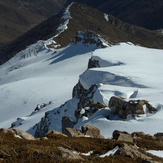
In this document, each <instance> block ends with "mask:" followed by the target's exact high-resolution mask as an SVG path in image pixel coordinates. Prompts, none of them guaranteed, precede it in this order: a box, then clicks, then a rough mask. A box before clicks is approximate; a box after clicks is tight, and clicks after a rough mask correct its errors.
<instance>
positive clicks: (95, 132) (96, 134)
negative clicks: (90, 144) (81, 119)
mask: <svg viewBox="0 0 163 163" xmlns="http://www.w3.org/2000/svg"><path fill="white" fill-rule="evenodd" d="M81 132H82V133H83V134H84V135H87V136H90V137H92V138H104V137H103V136H102V135H100V130H99V129H98V128H96V127H94V126H90V125H83V126H82V128H81Z"/></svg>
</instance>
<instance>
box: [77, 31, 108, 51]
mask: <svg viewBox="0 0 163 163" xmlns="http://www.w3.org/2000/svg"><path fill="white" fill-rule="evenodd" d="M76 42H81V43H82V44H84V45H87V44H95V45H96V46H97V47H101V48H105V47H107V46H108V44H107V43H104V40H103V39H102V38H100V36H98V35H97V34H96V33H95V32H93V31H92V30H86V31H79V32H77V34H76Z"/></svg>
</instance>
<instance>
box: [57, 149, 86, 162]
mask: <svg viewBox="0 0 163 163" xmlns="http://www.w3.org/2000/svg"><path fill="white" fill-rule="evenodd" d="M58 149H59V150H60V151H61V155H62V158H66V159H68V160H84V159H83V158H82V157H80V156H79V155H78V154H75V153H73V152H72V151H71V150H69V149H66V148H63V147H58Z"/></svg>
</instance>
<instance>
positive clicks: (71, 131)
mask: <svg viewBox="0 0 163 163" xmlns="http://www.w3.org/2000/svg"><path fill="white" fill-rule="evenodd" d="M64 134H65V135H67V136H69V137H85V135H84V134H83V133H81V132H80V130H75V129H73V128H66V129H65V132H64Z"/></svg>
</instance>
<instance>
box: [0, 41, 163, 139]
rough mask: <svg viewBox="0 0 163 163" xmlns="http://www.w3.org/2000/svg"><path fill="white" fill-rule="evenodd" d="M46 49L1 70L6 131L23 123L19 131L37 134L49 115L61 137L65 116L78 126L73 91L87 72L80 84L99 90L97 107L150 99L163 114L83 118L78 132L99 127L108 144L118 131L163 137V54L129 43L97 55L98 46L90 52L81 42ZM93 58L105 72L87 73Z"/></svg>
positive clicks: (0, 117) (1, 117)
mask: <svg viewBox="0 0 163 163" xmlns="http://www.w3.org/2000/svg"><path fill="white" fill-rule="evenodd" d="M44 43H45V42H42V41H39V42H38V43H36V44H34V45H32V46H30V47H28V48H27V49H26V50H24V51H22V52H20V53H18V54H17V56H15V57H14V58H12V59H11V60H10V61H8V62H7V63H5V64H4V65H2V66H0V113H1V114H0V127H10V125H11V123H12V122H15V120H16V119H17V118H18V117H19V119H18V120H17V121H16V126H17V128H19V129H23V130H25V131H29V130H30V131H31V132H34V130H33V131H32V129H31V127H33V126H34V125H35V124H36V123H38V122H39V121H40V119H41V117H43V116H44V114H45V112H47V111H48V112H49V113H50V116H51V125H50V129H56V130H58V131H61V119H62V116H64V115H71V116H72V117H71V118H72V120H74V121H75V117H74V111H75V109H76V108H77V103H78V100H79V99H75V98H74V99H71V96H72V89H73V87H74V86H75V85H76V83H77V82H78V78H79V75H80V74H81V73H82V72H84V73H82V74H81V75H80V78H79V79H80V82H81V84H82V85H83V86H84V88H85V89H89V88H90V87H91V85H92V84H96V85H97V90H95V94H94V96H93V99H92V101H93V102H94V103H97V102H102V103H104V104H106V105H108V102H109V99H110V97H111V96H120V97H124V98H126V100H130V99H133V100H135V99H145V100H148V101H149V103H151V104H152V105H153V106H154V107H156V108H157V109H158V111H157V112H156V113H155V114H149V113H148V112H147V114H146V115H145V116H140V117H136V118H135V119H133V118H132V117H128V118H127V119H125V120H123V119H120V118H119V117H118V116H115V115H112V113H111V110H110V109H109V108H105V109H101V110H99V111H98V112H96V113H95V114H94V115H92V116H91V117H89V118H87V117H82V118H81V119H79V121H78V123H77V124H76V126H75V128H80V127H81V125H83V124H86V123H87V124H90V125H93V126H96V127H98V128H99V129H100V130H101V134H102V135H104V136H105V137H106V138H111V137H112V133H113V131H114V130H121V131H127V132H129V133H131V132H135V131H143V132H145V133H148V134H155V133H157V132H163V127H162V124H163V101H162V97H163V76H162V74H163V64H162V62H163V50H157V49H149V48H144V47H139V46H134V45H132V44H129V43H120V44H118V45H115V46H112V47H107V48H105V49H97V47H96V46H95V45H88V46H84V45H82V44H81V43H80V42H79V43H77V44H73V43H72V44H69V45H68V46H66V47H65V48H62V49H57V50H51V49H47V48H45V46H44ZM95 49H97V50H95ZM94 50H95V51H94ZM93 51H94V52H93ZM91 57H92V59H95V60H99V64H100V66H101V67H99V68H92V69H89V70H87V65H88V60H89V59H90V58H91ZM85 70H86V71H85ZM69 99H70V100H69ZM67 100H69V101H68V102H67V103H66V104H65V105H64V106H63V107H61V108H59V106H60V105H61V104H63V103H65V102H66V101H67ZM49 101H53V102H52V103H50V104H49V105H47V106H46V107H43V108H41V109H40V110H39V111H36V112H34V110H35V108H36V106H37V105H38V104H40V105H41V104H42V103H46V104H47V103H48V102H49ZM144 109H145V110H146V108H144ZM50 110H52V111H50ZM31 113H32V114H31ZM54 114H55V116H54ZM19 125H20V126H19ZM149 126H150V127H149Z"/></svg>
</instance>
